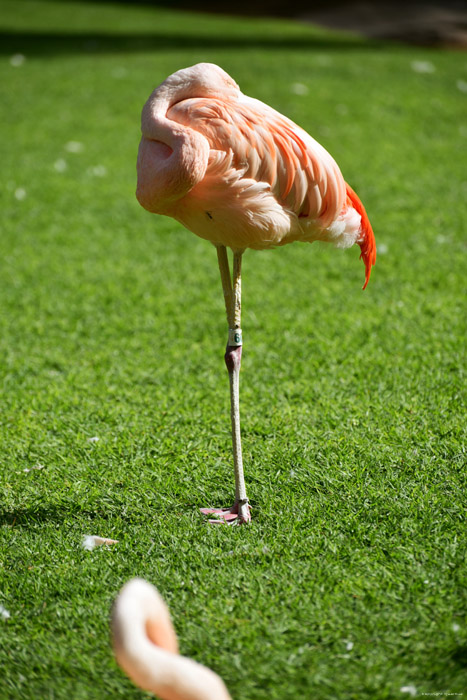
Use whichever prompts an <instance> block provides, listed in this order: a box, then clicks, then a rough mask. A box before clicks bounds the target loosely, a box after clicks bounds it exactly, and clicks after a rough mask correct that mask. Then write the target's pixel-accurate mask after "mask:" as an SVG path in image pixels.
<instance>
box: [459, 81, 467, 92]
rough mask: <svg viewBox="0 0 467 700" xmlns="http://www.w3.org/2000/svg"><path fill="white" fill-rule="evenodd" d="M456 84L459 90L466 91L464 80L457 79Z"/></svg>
mask: <svg viewBox="0 0 467 700" xmlns="http://www.w3.org/2000/svg"><path fill="white" fill-rule="evenodd" d="M456 85H457V89H458V90H460V91H461V92H467V82H466V81H465V80H458V81H457V83H456Z"/></svg>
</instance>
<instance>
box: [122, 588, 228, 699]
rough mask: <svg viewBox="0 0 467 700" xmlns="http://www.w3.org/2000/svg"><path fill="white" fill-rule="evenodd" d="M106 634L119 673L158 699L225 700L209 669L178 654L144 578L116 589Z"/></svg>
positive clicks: (221, 686)
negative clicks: (118, 589)
mask: <svg viewBox="0 0 467 700" xmlns="http://www.w3.org/2000/svg"><path fill="white" fill-rule="evenodd" d="M112 637H113V646H114V651H115V656H116V659H117V661H118V663H119V665H120V666H121V667H122V669H123V670H124V671H125V673H126V674H127V675H128V676H129V677H130V678H131V679H132V680H133V681H134V682H135V683H136V684H137V685H139V686H140V687H141V688H143V689H144V690H147V691H150V692H152V693H155V694H156V695H157V696H158V697H160V698H161V700H231V698H230V696H229V694H228V693H227V690H226V688H225V685H224V683H223V681H222V680H221V679H220V678H219V676H217V675H216V674H215V673H214V672H213V671H211V670H210V669H208V668H206V667H204V666H201V665H200V664H198V663H196V662H195V661H192V660H191V659H187V658H185V657H183V656H178V653H177V641H176V636H175V631H174V629H173V626H172V623H171V621H170V615H169V612H168V610H167V607H166V605H165V603H164V601H163V600H162V598H161V597H160V595H159V593H158V592H157V590H156V589H155V588H154V587H153V586H151V585H150V584H148V583H147V582H146V581H143V580H141V579H133V580H132V581H130V582H129V583H128V584H126V585H125V586H124V588H123V589H122V591H121V593H120V595H119V596H118V598H117V600H116V602H115V605H114V608H113V611H112ZM158 645H160V646H158Z"/></svg>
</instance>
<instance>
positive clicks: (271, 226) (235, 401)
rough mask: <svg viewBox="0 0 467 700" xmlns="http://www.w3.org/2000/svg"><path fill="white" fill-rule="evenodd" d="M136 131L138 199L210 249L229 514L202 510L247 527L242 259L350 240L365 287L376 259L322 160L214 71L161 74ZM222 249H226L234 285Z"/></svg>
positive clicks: (319, 150)
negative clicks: (223, 343) (226, 405)
mask: <svg viewBox="0 0 467 700" xmlns="http://www.w3.org/2000/svg"><path fill="white" fill-rule="evenodd" d="M141 130H142V138H141V143H140V147H139V153H138V164H137V171H138V186H137V191H136V196H137V198H138V201H139V202H140V204H141V205H142V206H143V207H144V208H145V209H147V210H148V211H150V212H154V213H157V214H164V215H166V216H171V217H173V218H175V219H177V220H178V221H180V222H181V223H182V224H183V225H184V226H185V227H186V228H187V229H189V230H190V231H192V232H193V233H195V234H196V235H197V236H200V237H201V238H205V239H207V240H208V241H211V243H213V244H214V245H215V246H216V248H217V257H218V262H219V269H220V274H221V280H222V287H223V290H224V297H225V305H226V311H227V320H228V323H229V335H228V341H227V348H226V353H225V362H226V365H227V369H228V371H229V378H230V399H231V421H232V441H233V457H234V467H235V484H236V489H235V502H234V504H233V506H232V507H231V508H225V509H224V508H221V509H202V512H203V513H204V514H206V515H210V514H213V515H215V516H216V517H217V518H221V519H222V520H223V521H226V522H235V521H236V522H248V521H250V506H249V504H248V498H247V495H246V490H245V480H244V475H243V462H242V450H241V441H240V413H239V372H240V362H241V355H242V331H241V323H240V311H241V301H240V299H241V276H240V275H241V260H242V254H243V252H244V251H245V249H246V248H254V249H255V250H262V249H265V248H273V247H275V246H280V245H284V244H285V243H292V242H293V241H308V242H310V243H311V242H313V241H316V240H320V241H328V242H330V243H333V244H334V245H335V246H336V247H338V248H348V247H350V246H351V245H353V244H354V243H358V245H359V246H360V248H361V255H360V257H361V258H363V262H364V263H365V270H366V276H365V284H364V287H363V288H364V289H365V287H366V285H367V284H368V280H369V277H370V271H371V266H372V265H373V264H374V263H375V259H376V246H375V239H374V235H373V231H372V228H371V224H370V222H369V220H368V216H367V214H366V212H365V209H364V207H363V204H362V203H361V201H360V199H359V198H358V197H357V195H356V194H355V192H354V191H353V190H352V189H351V187H349V185H348V184H347V183H346V182H345V180H344V178H343V177H342V174H341V172H340V170H339V167H338V166H337V164H336V162H335V161H334V159H333V158H332V157H331V156H330V155H329V153H328V152H327V151H326V150H325V149H324V148H323V147H322V146H321V145H320V144H319V143H318V142H317V141H315V140H314V139H313V138H312V137H311V136H309V135H308V134H307V133H306V132H305V131H304V130H303V129H301V128H300V127H299V126H297V125H296V124H294V123H293V122H292V121H290V120H289V119H287V117H284V116H283V115H281V114H279V112H276V111H275V110H274V109H272V108H271V107H268V105H266V104H264V103H262V102H260V101H259V100H256V99H253V98H251V97H247V96H246V95H243V94H242V93H241V92H240V88H239V87H238V85H237V84H236V83H235V81H234V80H233V79H232V78H231V77H230V76H229V75H228V74H227V73H226V72H225V71H223V70H222V69H221V68H219V67H218V66H216V65H214V64H211V63H199V64H197V65H195V66H192V67H191V68H185V69H183V70H179V71H177V72H176V73H174V74H173V75H170V76H169V77H168V78H167V79H166V80H165V81H164V82H163V83H162V84H161V85H159V87H157V88H156V89H155V90H154V91H153V93H152V94H151V95H150V97H149V99H148V101H147V102H146V104H145V105H144V108H143V112H142V117H141ZM226 247H229V248H231V249H232V250H233V279H232V278H231V275H230V268H229V261H228V257H227V251H226ZM222 520H221V521H222ZM211 522H217V521H212V520H211Z"/></svg>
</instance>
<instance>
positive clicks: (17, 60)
mask: <svg viewBox="0 0 467 700" xmlns="http://www.w3.org/2000/svg"><path fill="white" fill-rule="evenodd" d="M25 60H26V56H23V54H22V53H15V54H13V56H12V57H11V58H10V65H12V66H13V67H14V68H18V67H19V66H22V65H23V63H24V62H25Z"/></svg>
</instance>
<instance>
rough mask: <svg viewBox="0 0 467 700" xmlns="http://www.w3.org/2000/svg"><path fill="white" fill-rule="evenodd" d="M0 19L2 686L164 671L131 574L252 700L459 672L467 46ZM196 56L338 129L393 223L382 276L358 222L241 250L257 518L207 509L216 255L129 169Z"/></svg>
mask: <svg viewBox="0 0 467 700" xmlns="http://www.w3.org/2000/svg"><path fill="white" fill-rule="evenodd" d="M0 17H1V21H0V24H1V27H0V38H1V41H0V81H1V85H2V100H1V102H0V112H1V124H2V144H1V155H2V169H1V175H0V178H1V188H0V197H1V211H2V221H1V232H0V311H1V312H0V357H1V361H0V382H1V384H0V386H1V414H0V462H1V474H2V477H1V487H0V488H1V490H0V494H1V496H0V498H1V527H0V538H1V544H0V604H1V605H2V606H3V608H4V609H5V610H7V611H8V612H9V613H10V617H9V618H8V619H6V613H4V614H3V615H2V616H0V667H1V671H0V697H1V698H2V700H3V699H8V700H10V699H11V700H29V699H31V700H32V699H33V698H34V700H49V699H53V700H69V699H71V698H72V699H73V700H80V699H81V698H83V699H84V698H86V699H87V698H89V699H93V698H99V699H100V700H102V699H104V698H114V697H125V698H141V697H143V696H144V693H142V692H141V691H139V690H138V689H136V688H134V687H133V686H132V684H131V683H130V681H128V680H127V679H126V677H124V676H123V674H122V673H121V672H120V671H119V669H118V668H117V666H116V664H115V662H114V661H113V658H112V654H111V649H110V644H109V631H108V619H109V609H110V605H111V602H112V600H113V598H114V597H115V595H116V593H117V591H118V589H119V587H120V586H121V585H122V584H123V583H124V582H125V581H126V580H127V579H128V578H130V577H132V576H134V575H139V576H143V577H144V578H147V579H148V580H150V581H152V582H154V583H156V584H157V586H158V587H159V589H160V590H161V592H162V594H163V595H164V596H165V598H166V599H167V600H168V602H169V605H170V606H171V609H172V612H173V616H174V619H175V623H176V628H177V631H178V633H179V635H180V639H181V649H182V653H184V654H186V655H188V656H192V657H194V658H196V659H197V660H198V661H200V662H202V663H205V664H207V665H209V666H211V667H212V668H214V669H215V670H216V671H217V672H218V673H219V674H221V675H222V677H223V678H224V679H225V681H226V684H227V686H228V687H229V689H230V691H231V693H232V695H233V697H234V700H266V699H268V700H297V699H298V698H304V699H305V700H308V698H310V699H311V698H317V699H319V700H336V699H338V700H341V699H342V700H349V699H355V700H366V699H368V700H370V699H371V700H383V699H393V698H407V697H411V694H412V695H413V694H414V693H415V692H416V693H417V695H418V696H421V695H422V694H435V693H436V694H439V695H438V697H447V696H448V695H447V694H448V693H451V694H455V693H457V694H462V693H466V692H467V619H466V562H465V554H466V530H465V505H464V499H465V446H463V442H462V440H463V437H464V436H465V414H464V415H463V409H462V398H463V396H462V394H463V389H464V385H463V383H462V382H463V370H464V367H465V355H464V356H463V348H464V346H463V343H464V341H465V331H466V323H465V318H466V313H465V303H464V301H465V297H464V294H465V279H466V268H465V266H463V256H464V255H465V247H464V245H465V234H466V224H465V221H466V216H465V199H466V188H467V181H466V180H467V178H466V172H465V163H466V158H467V153H466V150H467V149H466V140H467V126H466V122H465V115H466V108H467V94H466V87H467V58H466V55H465V53H456V52H454V51H439V50H430V49H428V48H414V47H406V46H397V45H389V44H385V43H375V42H367V41H364V40H359V39H354V38H349V37H348V36H345V35H339V34H335V33H331V32H328V31H324V30H319V29H316V28H314V27H311V26H302V25H299V24H295V23H293V22H287V21H283V20H280V21H275V20H266V21H263V20H251V19H249V20H246V19H231V18H228V17H215V16H213V15H211V16H208V15H206V16H203V15H201V14H199V15H198V14H189V13H182V12H177V11H172V10H170V9H167V8H166V9H160V8H156V7H150V6H146V7H141V6H137V5H134V6H133V5H123V4H122V5H111V4H108V3H104V4H99V3H98V2H96V3H84V2H83V3H74V2H63V3H59V2H46V1H43V2H42V1H39V0H38V1H37V2H34V1H33V0H19V1H18V0H1V1H0ZM18 54H21V55H24V57H25V60H22V59H21V56H18ZM202 60H203V61H212V62H215V63H218V64H220V65H221V66H222V67H223V68H225V69H226V70H227V71H228V72H229V73H231V74H232V75H233V76H234V78H235V79H236V80H237V81H238V82H239V84H240V86H241V87H242V89H243V90H244V92H246V93H247V94H251V95H254V96H256V97H258V98H259V99H262V100H264V101H266V102H268V103H270V104H272V105H273V106H274V107H276V108H277V109H279V110H280V111H282V112H285V113H286V114H287V115H289V116H290V117H291V118H292V119H294V120H295V121H296V122H298V123H299V124H301V125H302V126H303V127H305V128H306V129H307V130H308V131H309V132H310V133H311V134H312V135H313V136H314V137H315V138H317V139H318V140H319V141H320V142H321V143H322V144H323V145H324V146H325V147H326V148H327V149H328V150H329V151H330V152H331V153H332V154H333V155H334V156H335V158H336V160H337V161H338V162H339V164H340V166H341V168H342V171H343V173H344V175H345V177H346V179H347V180H348V182H349V183H350V184H351V185H352V186H353V187H354V188H355V189H356V190H357V192H358V193H359V194H360V196H361V198H362V200H363V201H364V203H365V205H366V207H367V210H368V213H369V215H370V219H371V221H372V223H373V227H374V230H375V234H376V238H377V242H378V245H379V254H378V261H377V265H376V267H375V268H374V270H373V274H372V278H371V281H370V284H369V286H368V289H367V290H366V291H365V292H362V291H361V286H362V284H363V279H364V269H363V265H362V263H361V262H360V261H359V260H358V255H359V250H358V247H355V248H353V249H352V250H349V251H344V252H343V251H338V250H334V249H332V248H331V247H326V246H324V245H321V246H320V245H318V244H315V245H313V246H310V245H308V244H294V245H290V246H286V247H285V248H282V249H278V250H276V251H271V252H263V253H258V252H251V251H250V252H247V253H246V255H245V257H244V269H243V301H244V304H243V330H244V338H245V346H244V359H243V368H242V386H241V408H242V421H243V424H242V429H243V439H244V453H245V454H244V457H245V466H246V477H247V487H248V489H249V495H250V499H251V501H252V505H253V518H254V519H253V523H252V526H251V527H243V528H228V527H208V526H207V525H206V524H205V522H204V521H203V519H202V517H201V516H200V515H199V512H198V509H199V507H200V506H203V505H214V506H216V505H222V504H228V503H229V502H230V501H231V499H232V495H233V472H232V466H231V454H230V450H231V447H230V424H229V405H228V400H229V399H228V379H227V373H226V371H225V367H224V364H223V352H224V345H225V340H226V323H225V313H224V306H223V297H222V292H221V285H220V280H219V276H218V270H217V261H216V253H215V250H214V248H213V247H212V246H210V244H209V243H207V242H205V241H202V240H201V239H198V238H196V237H195V236H194V235H192V234H191V233H188V232H187V231H185V230H184V229H182V228H181V227H180V226H179V225H178V224H177V223H175V222H173V221H171V220H169V219H164V218H161V217H154V216H151V215H149V214H147V213H146V212H144V211H143V210H142V209H141V208H140V207H139V205H138V204H137V202H136V200H135V197H134V189H135V159H136V151H137V146H138V141H139V118H140V111H141V107H142V105H143V103H144V101H145V100H146V98H147V97H148V95H149V93H150V91H151V90H152V89H153V88H154V87H155V86H156V85H157V84H158V83H159V82H160V81H161V80H162V79H163V78H165V77H166V76H167V75H168V74H169V73H171V72H173V71H174V70H177V69H178V68H181V67H185V66H188V65H191V64H193V63H196V62H198V61H202ZM464 259H465V258H464ZM91 438H99V439H98V440H91ZM41 465H42V466H43V468H42V469H34V467H38V466H41ZM85 534H96V535H101V536H105V537H111V538H114V539H117V540H119V544H118V545H116V546H114V547H113V548H98V549H95V550H94V551H92V552H89V551H85V550H84V549H83V548H82V544H81V543H82V538H83V536H84V535H85ZM404 689H405V690H404ZM415 689H416V690H415ZM409 691H411V692H409Z"/></svg>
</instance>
